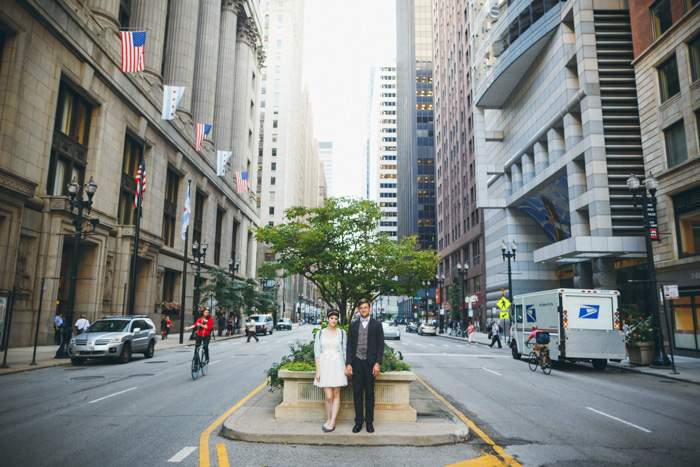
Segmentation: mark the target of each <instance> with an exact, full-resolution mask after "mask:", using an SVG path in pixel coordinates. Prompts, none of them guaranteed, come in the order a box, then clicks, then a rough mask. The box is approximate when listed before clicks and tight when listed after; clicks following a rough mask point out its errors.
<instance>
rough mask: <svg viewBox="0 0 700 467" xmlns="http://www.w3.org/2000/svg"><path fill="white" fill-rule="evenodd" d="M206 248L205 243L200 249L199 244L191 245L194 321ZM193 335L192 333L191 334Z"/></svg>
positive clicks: (196, 314) (196, 316) (197, 315)
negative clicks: (193, 277)
mask: <svg viewBox="0 0 700 467" xmlns="http://www.w3.org/2000/svg"><path fill="white" fill-rule="evenodd" d="M207 248H209V244H208V243H207V242H206V241H205V242H204V243H203V244H202V247H201V248H200V247H199V243H197V241H196V240H195V242H194V243H193V244H192V256H193V257H194V259H193V260H191V261H190V264H191V265H192V266H194V276H195V279H194V306H193V307H192V316H193V318H194V320H195V321H196V320H197V319H198V318H199V277H200V275H201V274H202V266H204V261H205V259H206V257H207ZM192 335H194V332H193V333H192Z"/></svg>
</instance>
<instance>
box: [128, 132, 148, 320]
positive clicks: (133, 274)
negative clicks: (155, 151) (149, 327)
mask: <svg viewBox="0 0 700 467" xmlns="http://www.w3.org/2000/svg"><path fill="white" fill-rule="evenodd" d="M146 142H147V141H146V140H145V139H144V140H143V149H142V150H141V162H140V164H139V167H140V169H141V178H140V179H139V183H138V185H136V192H137V193H138V202H137V203H136V208H135V209H136V232H135V233H134V254H133V257H132V262H131V286H130V287H129V314H130V315H133V314H134V303H135V301H136V264H137V262H138V258H139V235H140V233H141V211H142V205H143V178H144V175H145V172H146Z"/></svg>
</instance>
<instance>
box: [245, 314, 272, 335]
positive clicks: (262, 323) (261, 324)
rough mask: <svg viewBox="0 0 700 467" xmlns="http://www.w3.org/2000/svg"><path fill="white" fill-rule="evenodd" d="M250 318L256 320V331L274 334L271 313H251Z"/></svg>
mask: <svg viewBox="0 0 700 467" xmlns="http://www.w3.org/2000/svg"><path fill="white" fill-rule="evenodd" d="M250 319H252V320H253V321H255V333H256V334H257V333H259V332H261V333H262V334H263V335H265V334H267V333H268V332H269V333H270V335H272V331H273V325H274V323H273V321H272V316H271V315H250Z"/></svg>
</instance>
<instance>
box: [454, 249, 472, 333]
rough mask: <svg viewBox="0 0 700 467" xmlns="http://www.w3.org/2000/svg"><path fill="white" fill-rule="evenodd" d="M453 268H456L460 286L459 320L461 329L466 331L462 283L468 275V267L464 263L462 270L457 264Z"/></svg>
mask: <svg viewBox="0 0 700 467" xmlns="http://www.w3.org/2000/svg"><path fill="white" fill-rule="evenodd" d="M455 266H456V268H457V274H459V282H460V283H461V285H462V303H461V304H460V307H459V308H460V310H462V313H461V319H460V320H461V326H462V329H466V326H467V318H466V316H467V315H466V313H467V312H466V310H465V306H464V305H465V303H464V281H465V280H466V278H467V274H468V273H469V265H468V264H467V262H466V261H465V262H464V268H462V265H461V264H460V263H457V264H456V265H455Z"/></svg>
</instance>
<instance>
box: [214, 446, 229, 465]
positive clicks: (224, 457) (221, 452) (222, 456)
mask: <svg viewBox="0 0 700 467" xmlns="http://www.w3.org/2000/svg"><path fill="white" fill-rule="evenodd" d="M216 454H217V456H218V457H219V467H230V464H229V463H228V453H227V452H226V445H225V444H223V443H219V444H217V445H216Z"/></svg>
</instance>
